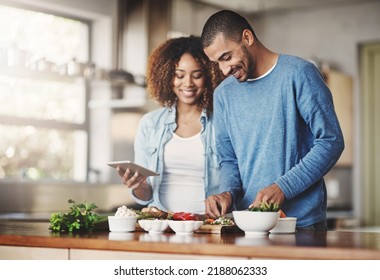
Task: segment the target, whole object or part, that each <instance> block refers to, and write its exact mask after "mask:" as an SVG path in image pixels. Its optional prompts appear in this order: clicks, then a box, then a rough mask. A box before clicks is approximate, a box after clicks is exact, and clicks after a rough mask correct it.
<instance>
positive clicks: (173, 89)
mask: <svg viewBox="0 0 380 280" xmlns="http://www.w3.org/2000/svg"><path fill="white" fill-rule="evenodd" d="M221 79H222V74H221V72H220V70H219V69H218V67H217V65H216V64H213V63H210V62H209V60H208V58H207V57H206V55H205V54H204V53H203V50H202V47H201V43H200V38H199V37H194V36H190V37H181V38H175V39H170V40H168V41H166V42H164V43H163V44H161V45H160V46H158V47H157V48H156V49H155V50H154V51H153V53H152V54H151V56H150V57H149V61H148V70H147V88H148V91H149V93H150V95H151V97H153V98H154V99H155V100H157V101H158V102H159V103H160V104H161V105H162V106H164V107H163V108H161V109H158V110H156V111H153V112H150V113H147V114H146V115H144V116H143V118H142V119H141V121H140V124H139V128H138V131H137V135H136V138H135V143H134V146H135V162H136V163H138V164H140V165H142V166H145V167H147V168H149V169H152V170H155V171H156V172H157V173H159V174H161V175H160V176H157V177H148V178H146V177H144V176H141V175H139V174H138V173H134V174H132V172H131V171H130V170H128V169H127V170H123V169H121V168H118V172H119V175H120V176H121V177H122V178H123V183H124V184H125V185H126V186H127V187H128V188H130V191H131V195H132V197H133V198H134V199H135V201H136V202H137V203H139V204H142V205H149V206H155V207H157V208H159V209H161V210H164V211H173V212H180V211H183V212H192V213H196V214H204V213H205V199H206V198H207V197H208V196H209V195H211V194H216V193H218V183H219V178H218V177H219V176H218V172H219V170H218V166H217V159H216V154H215V137H214V130H213V125H212V99H213V90H214V88H215V87H216V86H217V85H218V83H219V82H220V81H221Z"/></svg>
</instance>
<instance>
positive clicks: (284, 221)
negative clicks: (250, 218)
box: [270, 217, 297, 233]
mask: <svg viewBox="0 0 380 280" xmlns="http://www.w3.org/2000/svg"><path fill="white" fill-rule="evenodd" d="M296 223H297V218H295V217H286V218H279V219H278V222H277V224H276V226H275V227H274V228H273V229H271V230H270V233H294V232H296Z"/></svg>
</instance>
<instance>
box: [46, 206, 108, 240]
mask: <svg viewBox="0 0 380 280" xmlns="http://www.w3.org/2000/svg"><path fill="white" fill-rule="evenodd" d="M68 203H70V204H72V206H71V207H70V211H69V212H68V213H61V212H57V213H52V214H51V216H50V228H49V229H50V230H52V231H55V232H69V233H72V232H79V231H82V232H92V230H93V229H94V224H95V222H96V221H98V220H100V219H101V218H100V217H99V216H98V215H97V214H94V213H93V212H92V211H93V210H94V209H96V208H98V206H96V204H95V203H87V202H84V203H79V204H77V203H75V201H74V200H72V199H69V200H68Z"/></svg>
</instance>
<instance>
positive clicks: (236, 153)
mask: <svg viewBox="0 0 380 280" xmlns="http://www.w3.org/2000/svg"><path fill="white" fill-rule="evenodd" d="M202 47H203V49H204V51H205V53H206V55H207V56H208V57H209V59H210V60H211V61H214V62H216V63H218V64H219V67H220V69H221V70H222V71H223V73H224V75H226V76H229V77H227V78H226V79H225V80H224V81H223V82H222V83H221V84H220V85H219V86H218V88H217V89H216V91H215V93H214V119H215V131H216V141H217V146H216V148H217V153H218V157H219V165H220V168H221V170H220V176H221V177H220V188H219V192H220V194H218V195H214V196H211V197H209V198H208V199H207V201H206V211H207V215H208V216H210V217H218V216H220V215H224V214H225V213H226V212H228V211H230V209H231V208H232V207H234V208H235V209H237V210H242V209H247V208H249V207H253V206H256V207H257V206H259V204H260V203H261V202H268V203H276V204H279V205H280V206H281V209H282V210H283V211H284V212H285V214H286V215H287V216H294V217H297V229H298V230H302V229H304V230H327V223H326V219H327V218H326V209H327V195H326V187H325V183H324V180H323V176H324V175H325V174H326V173H327V172H328V171H329V170H330V169H331V168H332V167H333V166H334V165H335V163H336V162H337V160H338V159H339V157H340V155H341V153H342V151H343V149H344V141H343V136H342V132H341V129H340V126H339V122H338V119H337V116H336V114H335V111H334V106H333V100H332V95H331V92H330V91H329V89H328V88H327V86H326V85H325V83H324V81H323V77H322V76H321V74H320V72H319V71H318V69H317V68H316V67H315V66H314V65H313V64H312V63H309V62H307V61H305V60H303V59H301V58H298V57H294V56H289V55H283V54H277V53H274V52H272V51H270V50H269V49H267V48H266V47H265V46H264V45H263V44H262V43H261V42H260V41H259V40H258V38H257V37H256V35H255V33H254V31H253V29H252V27H251V25H250V24H249V23H248V22H247V20H246V19H245V18H243V17H241V16H240V15H238V14H236V13H234V12H232V11H226V10H224V11H220V12H217V13H215V14H214V15H212V16H211V17H210V18H209V19H208V21H207V22H206V24H205V26H204V28H203V31H202Z"/></svg>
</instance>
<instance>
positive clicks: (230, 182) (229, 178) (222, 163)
mask: <svg viewBox="0 0 380 280" xmlns="http://www.w3.org/2000/svg"><path fill="white" fill-rule="evenodd" d="M221 90H222V89H217V90H216V91H215V95H214V124H215V139H216V150H217V155H218V163H219V168H220V173H219V174H220V175H219V178H220V185H219V192H220V193H222V192H231V194H232V197H233V200H234V201H235V198H236V197H237V196H238V195H239V194H240V193H241V188H242V183H241V178H240V172H239V167H238V161H237V158H236V154H235V151H234V148H233V145H232V142H231V139H230V137H229V135H228V128H227V126H226V122H225V120H228V112H227V110H226V109H225V106H224V104H223V99H222V92H221Z"/></svg>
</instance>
